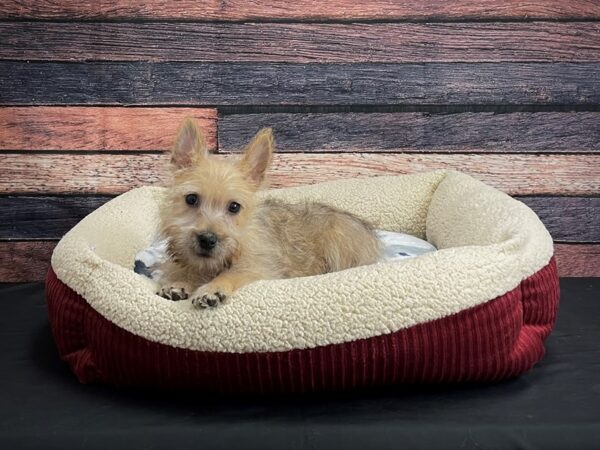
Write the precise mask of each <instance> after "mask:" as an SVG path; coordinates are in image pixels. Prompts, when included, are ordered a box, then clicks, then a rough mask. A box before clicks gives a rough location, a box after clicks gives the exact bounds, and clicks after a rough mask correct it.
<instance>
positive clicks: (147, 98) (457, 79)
mask: <svg viewBox="0 0 600 450" xmlns="http://www.w3.org/2000/svg"><path fill="white" fill-rule="evenodd" d="M49 80H52V82H49ZM0 85H1V86H3V89H2V90H0V103H2V104H12V105H17V104H19V105H21V104H40V103H42V104H56V105H59V104H73V103H77V104H126V105H134V104H137V105H148V104H171V105H172V104H181V105H183V104H185V105H190V104H193V105H194V106H201V105H208V106H213V105H352V104H354V105H356V104H358V105H395V104H410V105H432V104H433V105H440V104H445V105H465V104H468V105H496V104H503V105H515V104H536V105H552V104H561V105H565V104H567V105H588V104H591V103H600V63H573V64H571V63H550V64H544V63H499V64H495V63H475V64H451V63H429V64H384V63H381V64H370V63H364V64H342V65H339V64H279V63H261V64H255V63H245V64H244V63H223V64H219V63H192V62H190V63H182V62H180V63H146V62H115V63H109V62H96V63H55V62H38V63H33V62H32V63H26V62H14V61H1V62H0Z"/></svg>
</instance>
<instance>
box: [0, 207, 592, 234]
mask: <svg viewBox="0 0 600 450" xmlns="http://www.w3.org/2000/svg"><path fill="white" fill-rule="evenodd" d="M111 198H112V197H111V196H69V197H52V196H41V197H28V196H17V197H0V217H2V218H3V220H2V221H0V240H25V239H58V238H60V237H62V236H63V234H64V233H66V232H67V231H69V229H71V227H73V226H74V225H75V224H76V223H77V222H79V221H80V220H81V219H82V218H83V217H85V216H86V215H88V214H89V213H90V212H92V211H93V210H95V209H97V208H98V207H100V206H101V205H103V204H104V203H105V202H107V201H108V200H110V199H111ZM517 199H518V200H521V201H522V202H524V203H525V204H526V205H528V206H529V207H530V208H532V209H533V210H534V211H535V212H536V213H537V214H538V216H540V219H541V220H542V222H544V225H545V226H546V228H548V231H549V232H550V234H551V235H552V237H553V238H554V241H555V242H573V243H600V197H517Z"/></svg>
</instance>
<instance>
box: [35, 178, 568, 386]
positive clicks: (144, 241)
mask: <svg viewBox="0 0 600 450" xmlns="http://www.w3.org/2000/svg"><path fill="white" fill-rule="evenodd" d="M163 195H164V190H163V189H162V188H156V187H154V188H153V187H145V188H139V189H135V190H132V191H130V192H128V193H126V194H123V195H121V196H120V197H117V198H116V199H114V200H112V201H110V202H108V203H107V204H105V205H104V206H102V207H101V208H99V209H98V210H96V211H94V212H93V213H92V214H90V215H89V216H88V217H86V218H85V219H84V220H83V221H81V222H80V223H79V224H78V225H77V226H76V227H75V228H73V230H71V231H70V232H69V233H68V234H67V235H65V237H64V238H63V239H62V240H61V241H60V242H59V244H58V245H57V247H56V249H55V252H54V254H53V257H52V267H51V269H50V271H49V274H48V281H47V298H48V306H49V314H50V320H51V323H52V329H53V334H54V337H55V340H56V342H57V345H58V347H59V352H60V354H61V356H62V357H63V359H65V360H66V361H67V362H68V363H69V364H70V366H71V368H72V369H73V371H74V372H75V374H76V375H77V376H78V378H79V379H80V381H82V382H104V383H111V384H115V385H134V386H162V387H177V388H188V389H191V388H199V389H205V390H211V391H220V392H223V391H227V392H272V391H312V390H321V389H342V388H354V387H359V386H365V385H373V384H388V383H400V382H459V381H493V380H499V379H503V378H507V377H513V376H516V375H518V374H520V373H522V372H524V371H526V370H529V369H530V368H531V367H532V366H533V365H534V364H535V363H536V362H537V361H538V360H539V359H540V358H541V357H542V355H543V352H544V348H543V341H544V339H545V338H546V337H547V335H548V334H549V332H550V330H551V328H552V326H553V324H554V320H555V317H556V309H557V304H558V278H557V273H556V265H555V261H554V259H553V257H552V255H553V247H552V239H551V238H550V236H549V234H548V232H547V231H546V229H545V228H544V226H543V224H542V223H541V222H540V221H539V219H538V218H537V216H536V215H535V214H534V213H533V212H532V211H531V210H530V209H529V208H527V207H526V206H525V205H523V204H522V203H520V202H518V201H516V200H514V199H512V198H511V197H509V196H507V195H506V194H503V193H501V192H499V191H497V190H495V189H493V188H491V187H489V186H486V185H484V184H483V183H481V182H479V181H477V180H475V179H473V178H471V177H468V176H466V175H464V174H460V173H456V172H445V171H436V172H431V173H425V174H416V175H406V176H398V177H379V178H369V179H362V180H346V181H337V182H330V183H322V184H318V185H312V186H304V187H298V188H290V189H281V190H271V191H267V192H265V193H264V195H266V196H271V197H277V198H282V199H286V200H289V201H301V200H305V199H308V200H318V201H322V202H325V203H329V204H332V205H335V206H337V207H339V208H342V209H345V210H348V211H350V212H352V213H354V214H357V215H359V216H361V217H364V218H366V219H368V220H371V221H373V222H374V223H375V224H376V225H377V227H378V228H381V229H386V230H389V231H395V232H401V233H407V234H412V235H415V236H417V237H420V238H426V239H427V240H428V241H429V242H431V243H432V244H433V245H434V246H435V247H436V248H437V249H438V251H436V252H433V253H428V254H425V255H422V256H419V257H416V258H413V259H409V260H404V261H397V262H388V263H379V264H376V265H371V266H364V267H358V268H354V269H350V270H345V271H342V272H337V273H331V274H325V275H320V276H314V277H304V278H294V279H288V280H270V281H258V282H256V283H253V284H251V285H249V286H246V287H244V288H243V289H241V290H240V291H239V292H238V293H237V294H236V295H235V296H234V297H233V298H231V299H230V301H229V302H228V303H227V304H225V305H223V307H220V308H216V309H214V310H203V311H198V310H196V309H194V308H193V307H192V306H191V304H190V303H189V302H187V301H183V302H170V301H168V300H165V299H162V298H160V297H158V296H156V295H155V292H156V286H155V285H154V284H153V282H152V281H150V280H148V279H147V278H145V277H143V276H140V275H138V274H136V273H134V272H133V270H132V268H133V264H134V259H135V255H136V253H137V252H139V251H140V250H141V249H144V248H146V247H147V246H148V245H149V243H150V242H151V241H152V239H153V238H154V236H155V235H156V232H157V228H158V208H159V205H160V202H161V201H162V198H163Z"/></svg>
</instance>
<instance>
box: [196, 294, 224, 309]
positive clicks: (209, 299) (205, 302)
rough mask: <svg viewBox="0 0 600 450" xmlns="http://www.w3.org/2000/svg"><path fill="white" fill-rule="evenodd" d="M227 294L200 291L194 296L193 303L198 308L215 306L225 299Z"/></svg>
mask: <svg viewBox="0 0 600 450" xmlns="http://www.w3.org/2000/svg"><path fill="white" fill-rule="evenodd" d="M225 298H226V296H225V294H223V293H221V292H210V291H209V292H206V291H204V292H202V291H201V292H198V293H195V294H194V295H193V296H192V305H194V306H195V307H196V308H200V309H205V308H215V307H217V306H219V305H220V304H221V303H223V302H224V301H225Z"/></svg>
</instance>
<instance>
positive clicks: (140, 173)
mask: <svg viewBox="0 0 600 450" xmlns="http://www.w3.org/2000/svg"><path fill="white" fill-rule="evenodd" d="M168 160H169V156H168V155H167V154H166V153H165V154H160V153H159V154H131V155H122V154H116V155H115V154H76V155H69V157H68V158H65V157H64V155H61V154H10V153H5V154H1V153H0V167H1V168H2V170H4V171H5V173H7V174H10V175H11V176H0V194H17V193H19V194H32V193H37V194H51V193H61V194H68V193H77V194H117V193H121V192H125V191H127V190H129V189H131V188H133V187H138V186H142V185H148V184H160V183H164V181H165V180H166V179H167V175H168V174H167V168H168ZM434 169H454V170H460V171H463V172H466V173H468V174H471V175H473V176H474V177H475V178H478V179H481V180H482V181H484V182H487V183H489V184H491V185H492V186H495V187H498V188H500V189H502V190H504V191H507V192H509V193H511V194H514V195H542V194H545V195H571V196H576V195H580V196H589V195H597V194H599V193H600V155H585V156H584V155H462V154H417V155H411V154H376V153H354V154H352V153H342V154H301V153H287V154H277V155H276V156H275V159H274V164H273V168H272V170H271V186H273V187H282V186H297V185H302V184H309V183H316V182H320V181H329V180H332V179H341V178H358V177H367V176H376V175H393V174H405V173H413V172H423V171H429V170H434Z"/></svg>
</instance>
